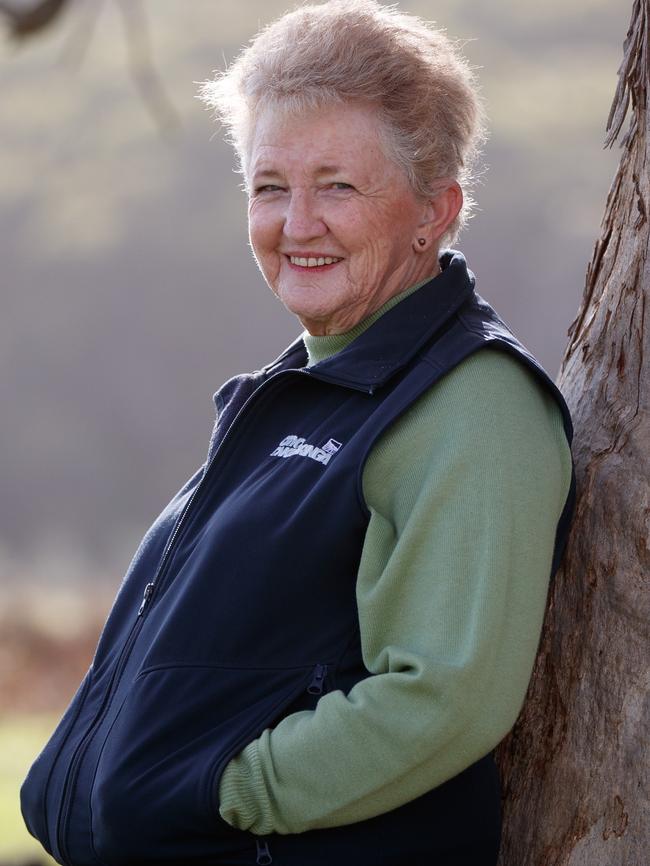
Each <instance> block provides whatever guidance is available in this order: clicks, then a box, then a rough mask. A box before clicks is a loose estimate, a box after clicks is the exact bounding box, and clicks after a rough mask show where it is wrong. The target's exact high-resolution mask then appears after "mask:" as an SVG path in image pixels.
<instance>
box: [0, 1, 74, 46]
mask: <svg viewBox="0 0 650 866" xmlns="http://www.w3.org/2000/svg"><path fill="white" fill-rule="evenodd" d="M69 3H70V0H41V2H40V3H36V4H35V5H34V6H32V7H31V8H29V9H19V8H18V7H16V6H14V4H13V3H7V2H4V0H2V2H0V14H2V15H4V16H5V18H6V19H7V21H8V23H9V35H10V37H11V38H12V39H15V40H21V39H27V38H29V37H30V36H34V35H36V34H37V33H40V32H41V30H45V28H46V27H49V26H50V24H52V23H53V22H54V21H55V20H56V19H57V18H58V17H59V16H60V15H61V13H62V12H63V11H64V9H65V8H66V7H67V6H68V5H69Z"/></svg>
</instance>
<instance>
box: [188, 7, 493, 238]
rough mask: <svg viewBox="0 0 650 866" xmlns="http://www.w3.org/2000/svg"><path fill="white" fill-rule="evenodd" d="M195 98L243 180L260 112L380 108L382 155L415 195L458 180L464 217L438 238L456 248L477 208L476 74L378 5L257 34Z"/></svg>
mask: <svg viewBox="0 0 650 866" xmlns="http://www.w3.org/2000/svg"><path fill="white" fill-rule="evenodd" d="M199 98H200V99H202V100H203V102H204V103H205V105H206V106H207V107H208V108H212V109H215V111H216V113H217V116H218V117H219V118H220V120H221V121H222V123H223V124H224V125H225V126H226V128H227V130H228V134H229V135H228V138H229V140H230V141H231V142H232V144H233V145H234V147H235V150H236V152H237V155H238V159H239V168H240V171H241V172H242V173H243V175H244V178H246V173H247V172H246V167H247V159H248V156H249V145H250V141H251V134H252V130H253V128H254V124H255V118H256V116H257V111H258V108H259V107H260V106H266V105H268V104H269V103H273V102H275V103H279V104H280V105H281V106H282V108H283V109H288V110H289V111H297V112H300V111H304V110H308V109H312V108H317V107H319V106H322V105H324V104H326V103H332V102H337V101H350V100H361V101H364V102H366V103H370V104H372V105H374V106H376V108H377V110H378V113H379V116H380V119H381V121H382V125H383V128H384V131H385V135H384V136H383V143H384V146H385V147H386V149H387V155H388V156H389V157H390V158H392V159H393V160H394V161H395V162H396V163H397V165H398V166H399V167H400V168H401V169H402V170H403V171H404V173H405V175H406V176H407V178H408V180H409V182H410V184H411V187H412V188H413V190H414V192H415V193H416V194H418V195H422V196H427V195H429V194H430V193H431V191H432V190H433V189H434V188H435V180H436V179H437V178H443V177H452V178H454V179H456V180H457V181H458V182H459V183H460V185H461V187H462V188H463V192H464V204H463V208H462V210H461V212H460V214H459V215H458V217H457V218H456V220H455V221H454V223H453V224H452V225H451V226H450V227H449V230H448V232H447V234H446V237H445V238H444V241H445V242H446V243H453V242H454V241H455V239H456V237H457V236H458V233H459V231H460V229H461V228H462V227H463V226H464V225H465V224H466V222H467V220H468V218H469V217H470V215H471V211H472V210H473V208H474V200H473V198H472V196H471V195H470V188H471V186H472V184H473V183H474V182H475V180H476V164H477V161H478V158H479V156H480V150H481V146H482V144H483V142H484V141H485V138H486V129H485V114H484V109H483V103H482V100H481V97H480V95H479V92H478V85H477V83H476V79H475V76H474V73H473V70H472V68H471V67H470V66H469V64H468V62H467V60H466V59H465V58H464V57H463V56H462V55H461V53H460V50H459V48H458V47H457V45H456V44H455V43H453V42H452V41H451V40H450V39H449V38H448V37H447V36H446V35H445V33H444V32H443V31H441V30H438V29H436V28H434V27H433V26H432V25H430V24H428V23H426V22H424V21H422V20H421V19H420V18H417V17H415V16H414V15H408V14H405V13H401V12H398V11H397V10H396V8H395V7H387V6H381V5H380V4H379V3H377V2H374V0H331V2H328V3H323V4H320V5H307V6H300V7H298V8H297V9H295V10H294V11H293V12H289V13H287V14H285V15H283V16H282V17H281V18H278V19H277V20H276V21H274V22H272V23H271V24H270V25H269V26H267V27H266V28H264V29H263V30H261V31H260V33H258V34H257V36H255V37H254V38H253V40H252V41H251V43H250V44H249V45H248V46H247V47H245V48H244V49H243V50H242V52H241V53H240V54H239V56H238V57H237V59H236V60H235V62H234V63H233V64H232V65H231V66H230V67H229V68H228V69H227V70H226V71H224V72H218V73H217V74H216V77H215V78H214V79H213V80H210V81H205V82H203V83H202V84H201V86H200V90H199Z"/></svg>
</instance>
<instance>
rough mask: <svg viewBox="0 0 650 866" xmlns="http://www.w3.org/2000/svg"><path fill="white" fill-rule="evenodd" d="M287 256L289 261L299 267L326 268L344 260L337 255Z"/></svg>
mask: <svg viewBox="0 0 650 866" xmlns="http://www.w3.org/2000/svg"><path fill="white" fill-rule="evenodd" d="M287 258H288V259H289V263H290V264H291V265H293V266H294V267H297V268H324V267H328V266H331V265H336V264H338V263H339V262H340V261H342V259H340V258H337V257H336V256H287Z"/></svg>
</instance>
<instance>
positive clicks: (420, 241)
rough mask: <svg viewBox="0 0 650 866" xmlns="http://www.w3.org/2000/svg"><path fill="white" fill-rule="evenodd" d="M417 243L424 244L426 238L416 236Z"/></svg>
mask: <svg viewBox="0 0 650 866" xmlns="http://www.w3.org/2000/svg"><path fill="white" fill-rule="evenodd" d="M418 243H419V244H420V246H421V247H423V246H424V245H425V244H426V238H418Z"/></svg>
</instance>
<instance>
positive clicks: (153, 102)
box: [118, 0, 180, 134]
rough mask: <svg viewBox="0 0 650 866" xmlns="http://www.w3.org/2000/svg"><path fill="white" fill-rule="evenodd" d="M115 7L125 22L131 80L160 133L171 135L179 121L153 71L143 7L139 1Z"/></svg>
mask: <svg viewBox="0 0 650 866" xmlns="http://www.w3.org/2000/svg"><path fill="white" fill-rule="evenodd" d="M118 4H119V6H120V9H121V10H122V16H123V19H124V23H125V34H126V39H127V46H128V52H129V66H130V70H131V77H132V78H133V81H134V83H135V85H136V87H137V89H138V90H139V92H140V94H141V96H142V98H143V100H144V102H145V105H146V106H147V108H148V109H149V111H150V112H151V114H152V115H153V117H154V119H155V120H156V122H157V124H158V126H159V127H160V129H161V131H162V132H163V133H166V134H169V133H170V132H174V131H175V130H176V129H178V127H179V126H180V119H179V117H178V114H177V113H176V110H175V109H174V107H173V105H172V103H171V102H170V100H169V99H168V97H167V94H166V93H165V90H164V87H163V85H162V82H161V80H160V78H159V77H158V74H157V73H156V70H155V68H154V64H153V60H152V51H151V44H150V40H149V30H148V26H147V19H146V15H145V10H144V7H143V6H142V3H141V2H140V0H118Z"/></svg>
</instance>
